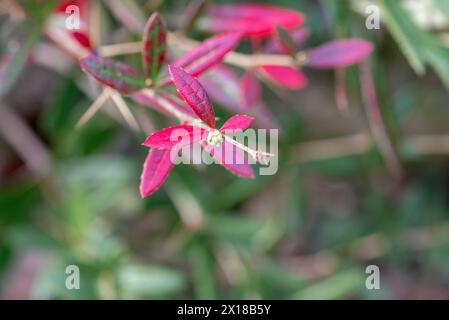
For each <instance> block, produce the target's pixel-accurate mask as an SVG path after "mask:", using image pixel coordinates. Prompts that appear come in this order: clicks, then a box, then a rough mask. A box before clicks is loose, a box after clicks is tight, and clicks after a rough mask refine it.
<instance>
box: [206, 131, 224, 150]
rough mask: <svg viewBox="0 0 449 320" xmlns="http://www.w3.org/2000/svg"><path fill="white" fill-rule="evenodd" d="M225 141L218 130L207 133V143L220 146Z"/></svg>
mask: <svg viewBox="0 0 449 320" xmlns="http://www.w3.org/2000/svg"><path fill="white" fill-rule="evenodd" d="M223 141H224V137H223V135H222V134H221V132H220V131H218V130H212V131H210V132H209V133H208V134H207V143H208V144H210V145H211V146H213V147H219V146H221V144H222V143H223Z"/></svg>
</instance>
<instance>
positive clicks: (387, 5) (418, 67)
mask: <svg viewBox="0 0 449 320" xmlns="http://www.w3.org/2000/svg"><path fill="white" fill-rule="evenodd" d="M378 3H379V4H380V5H381V8H382V18H383V20H384V22H385V24H386V25H387V27H388V29H389V30H390V32H391V34H392V35H393V37H394V38H395V39H396V41H397V42H398V44H399V46H400V47H401V49H402V51H403V53H404V55H405V56H406V58H407V60H408V62H409V63H410V65H411V66H412V68H413V69H414V70H415V72H416V73H417V74H419V75H422V74H423V73H424V71H425V59H424V55H423V51H422V46H421V43H420V34H421V32H422V31H421V30H420V29H419V28H418V27H417V26H416V25H415V24H414V23H413V21H412V20H411V19H410V17H409V16H408V15H407V13H406V12H405V11H404V9H403V8H402V7H401V3H400V2H399V1H389V0H379V1H378Z"/></svg>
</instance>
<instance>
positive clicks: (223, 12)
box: [199, 3, 304, 37]
mask: <svg viewBox="0 0 449 320" xmlns="http://www.w3.org/2000/svg"><path fill="white" fill-rule="evenodd" d="M303 22H304V17H303V15H302V14H301V13H300V12H297V11H294V10H290V9H286V8H281V7H276V6H272V5H268V4H255V3H233V4H221V5H210V6H208V9H207V16H206V18H205V19H203V20H202V21H200V24H199V25H200V28H201V29H203V30H205V31H208V32H243V33H244V35H245V36H251V37H267V36H270V35H273V34H274V32H275V30H276V26H281V27H283V28H285V29H287V30H291V29H294V28H297V27H299V26H301V25H302V24H303Z"/></svg>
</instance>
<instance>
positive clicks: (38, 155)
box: [0, 0, 449, 299]
mask: <svg viewBox="0 0 449 320" xmlns="http://www.w3.org/2000/svg"><path fill="white" fill-rule="evenodd" d="M91 2H92V3H95V10H97V14H98V17H100V20H99V22H100V23H99V24H100V29H99V31H98V34H99V35H98V39H100V42H101V43H103V44H105V43H118V42H124V41H136V40H138V39H139V34H136V33H133V32H132V31H130V30H128V29H127V28H125V27H124V26H123V25H122V24H121V23H120V21H119V20H118V19H117V17H116V16H115V15H114V14H113V12H112V11H111V10H110V7H109V6H108V5H107V2H108V1H91ZM121 2H122V3H125V4H129V5H135V6H137V7H138V8H139V10H138V12H140V14H142V16H144V17H148V16H149V15H150V13H151V12H152V11H154V10H155V9H156V8H157V10H158V11H159V12H160V13H161V14H162V15H163V16H164V17H166V18H167V20H168V22H169V26H170V28H171V29H173V26H176V24H177V21H179V19H180V17H181V16H182V14H183V12H184V10H185V6H186V5H187V4H188V3H187V1H168V0H167V1H163V0H159V1H121ZM222 2H223V1H222ZM0 3H1V5H0V42H1V46H2V48H1V50H2V51H0V52H1V55H0V58H2V57H3V58H2V60H1V63H0V75H2V77H0V297H2V298H5V299H7V298H12V299H15V298H20V299H28V298H38V299H49V298H61V299H73V298H75V299H77V298H84V299H130V298H170V299H175V298H195V299H200V298H208V299H215V298H224V299H228V298H234V299H240V298H255V299H259V298H275V299H341V298H355V299H400V298H405V299H417V298H438V299H447V298H449V267H448V266H449V201H448V200H449V170H448V169H449V161H448V160H449V127H448V123H449V107H448V98H449V96H448V87H447V86H448V85H449V51H448V49H447V48H446V47H447V46H448V45H449V41H448V39H449V37H448V35H449V23H448V21H449V7H448V6H447V4H448V2H447V1H445V0H440V1H432V0H430V1H424V0H423V1H421V0H412V1H403V2H402V3H401V1H389V0H383V1H371V3H373V4H376V5H379V6H380V7H381V8H382V12H381V21H382V23H381V26H380V29H379V30H368V29H367V28H366V27H365V16H364V12H365V11H364V8H366V5H367V4H369V2H366V1H358V0H356V1H340V0H322V1H311V0H309V1H306V0H272V1H269V3H272V4H275V5H280V6H285V7H288V8H292V9H296V10H300V11H302V12H304V13H305V15H306V16H307V21H306V25H307V27H308V28H309V29H310V30H311V35H312V36H311V38H310V39H309V41H308V42H307V45H306V47H313V46H317V45H319V44H322V43H324V42H326V41H330V40H333V39H336V38H344V37H355V36H356V37H361V38H364V39H367V40H369V41H372V42H373V43H374V45H375V48H376V49H375V52H374V54H373V55H372V61H373V72H374V75H375V80H376V81H375V82H376V89H377V92H378V98H379V104H380V108H381V111H382V115H383V117H384V119H385V123H386V126H387V131H388V133H389V136H390V137H391V139H392V141H393V144H394V146H395V148H396V150H397V153H398V154H399V158H400V160H401V163H402V165H403V167H404V175H403V177H402V178H401V179H397V178H393V177H392V176H391V175H390V174H389V172H388V170H387V169H386V166H385V163H384V161H383V158H382V156H381V153H380V152H379V150H378V148H377V147H376V145H375V144H373V143H371V139H370V138H369V126H368V122H367V117H366V114H365V109H364V107H363V102H362V99H361V94H360V85H359V83H360V81H359V76H358V69H357V67H352V68H350V69H349V70H348V77H347V90H348V97H349V107H350V113H349V114H348V115H343V114H341V113H340V112H339V111H338V109H337V106H336V102H335V93H334V91H335V77H334V73H333V72H331V71H310V70H307V71H306V73H307V75H308V77H309V78H310V83H309V86H308V87H307V88H305V89H303V90H301V91H297V92H284V91H282V92H273V91H272V90H270V88H268V87H265V88H264V89H265V90H264V93H263V94H264V99H265V102H266V104H267V105H268V106H269V107H270V109H271V111H272V112H273V114H274V116H275V118H276V121H277V122H278V123H279V129H280V139H279V140H280V141H279V143H280V145H279V146H280V148H279V153H280V154H279V171H278V173H277V174H276V175H274V176H261V177H257V178H256V179H254V180H244V179H239V178H236V177H234V176H232V175H230V174H229V173H227V172H226V171H225V170H223V168H221V167H220V166H216V165H213V166H207V167H194V166H186V165H182V166H176V167H175V169H174V171H173V172H172V173H171V175H170V177H169V179H168V181H167V182H166V184H165V185H164V186H163V187H162V188H161V190H159V191H158V192H157V193H155V194H154V195H153V196H151V197H150V198H147V199H145V200H141V199H140V196H139V192H138V186H139V175H140V171H141V168H142V164H143V161H144V159H145V156H146V152H147V150H146V148H144V147H142V146H141V143H142V141H143V139H144V138H145V135H144V134H143V133H134V132H133V131H131V130H130V129H129V128H128V127H127V126H126V125H124V124H123V123H122V121H120V118H119V117H117V116H116V114H115V113H114V108H111V107H110V106H106V108H105V109H104V110H102V112H99V113H98V114H97V115H96V116H95V117H93V119H92V120H91V121H90V122H89V123H88V124H87V125H86V126H85V127H83V128H81V129H76V128H75V124H76V122H77V121H78V119H79V118H80V116H81V115H82V114H83V113H84V112H85V110H86V109H87V107H88V106H89V105H90V104H91V102H92V98H94V97H88V96H87V95H86V94H85V91H84V90H83V88H84V87H85V86H86V81H87V80H86V79H87V78H86V77H85V75H84V74H83V73H82V71H81V69H80V68H79V65H78V64H77V63H76V61H73V59H71V58H70V57H69V56H67V55H66V54H64V52H63V51H56V53H55V50H57V49H55V45H54V44H53V43H52V42H50V41H49V40H48V39H46V38H45V37H44V36H43V24H44V21H45V19H46V17H47V16H48V14H49V13H50V12H51V10H52V7H51V6H52V4H54V3H55V1H53V3H52V1H31V0H25V1H11V0H0ZM423 8H425V9H423ZM130 10H131V9H130ZM426 10H427V11H426ZM189 36H191V37H192V38H195V39H203V38H205V37H207V35H205V34H202V33H199V32H197V31H195V30H192V31H191V32H190V33H189ZM16 47H18V49H17V48H16ZM243 49H245V48H243ZM8 50H15V51H14V55H12V58H11V59H6V58H4V57H6V56H7V53H8ZM45 50H47V51H45ZM48 50H50V51H48ZM127 59H128V60H129V61H128V62H130V63H138V62H139V57H138V56H136V55H134V56H129V57H127ZM424 69H426V72H425V73H424ZM127 102H128V103H129V105H130V106H131V107H132V108H133V110H139V106H137V105H135V104H133V103H132V102H131V101H127ZM215 109H216V112H217V113H218V115H219V116H221V117H225V116H227V115H229V113H228V112H227V111H226V109H224V108H221V107H220V105H218V104H215ZM147 116H148V119H149V121H150V122H149V123H150V124H151V123H152V124H155V127H156V128H161V127H163V125H164V124H166V123H169V122H168V121H167V120H168V119H166V117H164V116H161V115H160V114H157V113H156V112H154V111H149V112H148V115H147ZM68 265H77V266H79V268H80V274H81V278H80V280H81V281H80V290H68V289H66V287H65V281H66V277H67V274H66V273H65V271H66V267H67V266H68ZM368 265H377V266H379V268H380V281H381V289H380V290H368V289H366V287H365V279H366V277H367V274H365V269H366V267H367V266H368Z"/></svg>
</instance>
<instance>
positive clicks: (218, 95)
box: [200, 64, 241, 112]
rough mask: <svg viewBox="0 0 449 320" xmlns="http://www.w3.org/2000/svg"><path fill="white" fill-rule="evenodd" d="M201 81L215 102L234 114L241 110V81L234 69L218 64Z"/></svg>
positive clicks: (202, 76)
mask: <svg viewBox="0 0 449 320" xmlns="http://www.w3.org/2000/svg"><path fill="white" fill-rule="evenodd" d="M200 80H201V84H202V85H203V87H204V89H206V92H207V94H208V95H209V97H210V98H211V99H212V100H213V101H214V102H216V103H219V104H221V105H222V106H223V107H225V108H226V109H228V110H229V111H232V112H237V111H239V110H241V108H240V104H241V102H240V100H241V99H240V88H239V85H238V83H239V79H238V77H237V75H236V74H235V72H234V70H233V69H231V68H229V67H227V66H225V65H223V64H217V65H216V66H214V67H212V68H211V69H209V71H208V72H206V73H204V74H203V75H201V78H200Z"/></svg>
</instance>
